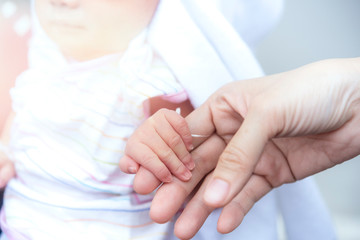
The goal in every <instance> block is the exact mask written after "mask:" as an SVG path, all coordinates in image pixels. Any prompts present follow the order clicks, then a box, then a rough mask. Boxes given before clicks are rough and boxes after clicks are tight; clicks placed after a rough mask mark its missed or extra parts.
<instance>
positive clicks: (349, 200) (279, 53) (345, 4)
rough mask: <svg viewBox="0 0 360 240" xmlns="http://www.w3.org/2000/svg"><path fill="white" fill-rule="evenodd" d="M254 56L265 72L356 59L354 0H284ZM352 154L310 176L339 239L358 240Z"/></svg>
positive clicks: (357, 171)
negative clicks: (280, 12)
mask: <svg viewBox="0 0 360 240" xmlns="http://www.w3.org/2000/svg"><path fill="white" fill-rule="evenodd" d="M256 54H257V57H258V59H259V61H260V63H261V64H262V66H263V68H264V69H265V72H266V73H267V74H273V73H278V72H282V71H287V70H291V69H294V68H297V67H299V66H301V65H304V64H307V63H311V62H314V61H318V60H321V59H326V58H342V57H360V1H359V0H316V1H314V0H286V1H285V7H284V13H283V17H282V19H281V20H280V22H279V24H278V26H277V27H276V28H275V29H274V30H273V31H272V32H271V33H270V34H269V35H268V36H267V37H266V38H265V39H264V41H263V42H261V44H260V45H259V47H258V48H257V51H256ZM359 147H360V146H359ZM358 158H359V157H358ZM358 158H356V159H354V160H353V161H349V162H346V163H343V164H341V165H339V166H337V167H335V168H332V169H330V170H327V171H325V172H323V173H320V174H317V175H316V176H315V178H316V180H317V182H318V185H319V187H320V191H321V193H322V195H323V196H324V199H325V201H326V203H327V205H328V206H329V208H330V212H331V215H332V217H333V219H334V224H335V227H336V230H337V233H338V235H339V239H340V240H355V239H360V186H359V183H360V159H358Z"/></svg>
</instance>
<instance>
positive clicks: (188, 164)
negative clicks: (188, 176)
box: [186, 161, 195, 170]
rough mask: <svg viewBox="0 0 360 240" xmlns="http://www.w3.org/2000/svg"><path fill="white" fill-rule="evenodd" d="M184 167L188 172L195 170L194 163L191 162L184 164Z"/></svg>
mask: <svg viewBox="0 0 360 240" xmlns="http://www.w3.org/2000/svg"><path fill="white" fill-rule="evenodd" d="M186 167H187V168H188V169H189V170H193V169H194V168H195V163H194V162H193V161H191V162H188V163H187V164H186Z"/></svg>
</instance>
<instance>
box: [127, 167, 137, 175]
mask: <svg viewBox="0 0 360 240" xmlns="http://www.w3.org/2000/svg"><path fill="white" fill-rule="evenodd" d="M128 171H129V173H131V174H135V173H137V169H136V167H129V168H128Z"/></svg>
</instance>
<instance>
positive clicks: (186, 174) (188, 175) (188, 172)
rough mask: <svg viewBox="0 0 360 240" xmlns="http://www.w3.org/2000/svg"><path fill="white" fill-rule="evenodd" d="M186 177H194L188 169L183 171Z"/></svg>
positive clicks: (186, 178)
mask: <svg viewBox="0 0 360 240" xmlns="http://www.w3.org/2000/svg"><path fill="white" fill-rule="evenodd" d="M183 176H184V179H185V180H189V179H190V178H191V177H192V174H191V172H190V171H186V172H184V173H183Z"/></svg>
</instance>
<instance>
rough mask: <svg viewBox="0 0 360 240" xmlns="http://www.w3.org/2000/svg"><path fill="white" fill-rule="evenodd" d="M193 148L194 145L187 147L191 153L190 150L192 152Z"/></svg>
mask: <svg viewBox="0 0 360 240" xmlns="http://www.w3.org/2000/svg"><path fill="white" fill-rule="evenodd" d="M194 148H195V147H194V145H192V144H191V145H190V146H189V151H190V152H191V151H192V150H194Z"/></svg>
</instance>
